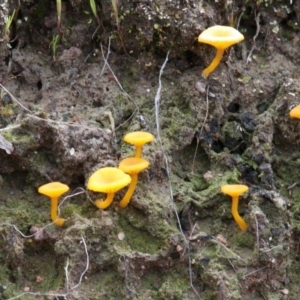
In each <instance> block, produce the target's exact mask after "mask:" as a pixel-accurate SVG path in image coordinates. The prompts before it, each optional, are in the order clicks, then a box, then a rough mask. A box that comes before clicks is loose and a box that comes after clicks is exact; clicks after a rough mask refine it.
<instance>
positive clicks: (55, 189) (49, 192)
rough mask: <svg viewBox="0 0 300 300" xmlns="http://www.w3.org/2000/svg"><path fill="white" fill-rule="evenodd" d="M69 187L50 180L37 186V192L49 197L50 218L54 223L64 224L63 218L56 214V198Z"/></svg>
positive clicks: (60, 225)
mask: <svg viewBox="0 0 300 300" xmlns="http://www.w3.org/2000/svg"><path fill="white" fill-rule="evenodd" d="M68 190H69V187H68V186H67V185H66V184H63V183H60V182H50V183H47V184H44V185H42V186H40V187H39V189H38V192H39V193H40V194H43V195H45V196H48V197H50V199H51V220H52V221H53V222H54V223H55V225H57V226H59V227H62V226H63V225H64V224H65V221H66V220H65V219H63V218H59V217H58V215H57V207H58V198H59V197H60V196H61V195H63V194H64V193H66V192H67V191H68Z"/></svg>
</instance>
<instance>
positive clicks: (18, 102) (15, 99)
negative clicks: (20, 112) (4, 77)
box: [0, 83, 32, 113]
mask: <svg viewBox="0 0 300 300" xmlns="http://www.w3.org/2000/svg"><path fill="white" fill-rule="evenodd" d="M0 87H1V88H2V89H3V90H4V91H5V92H6V93H7V94H9V95H10V97H12V99H13V100H14V101H15V102H16V103H17V104H18V105H19V106H20V107H22V108H23V109H24V110H26V111H27V112H29V113H32V111H30V110H29V109H28V108H27V107H25V106H24V105H23V104H22V103H21V102H20V101H19V100H17V98H16V97H15V96H14V95H13V94H12V93H10V91H9V90H8V89H7V88H6V87H4V86H3V85H2V84H1V83H0Z"/></svg>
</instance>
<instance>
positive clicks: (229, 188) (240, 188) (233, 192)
mask: <svg viewBox="0 0 300 300" xmlns="http://www.w3.org/2000/svg"><path fill="white" fill-rule="evenodd" d="M248 189H249V188H248V186H246V185H243V184H225V185H223V186H222V187H221V191H222V192H223V193H224V194H227V195H229V196H231V198H232V206H231V212H232V215H233V218H234V219H235V221H236V222H237V224H238V225H239V227H240V229H241V230H246V229H247V228H248V225H247V224H246V222H245V221H244V220H243V219H242V218H241V216H240V215H239V212H238V205H239V196H240V195H241V194H243V193H245V192H246V191H248Z"/></svg>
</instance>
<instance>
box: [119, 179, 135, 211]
mask: <svg viewBox="0 0 300 300" xmlns="http://www.w3.org/2000/svg"><path fill="white" fill-rule="evenodd" d="M137 179H138V175H137V174H133V175H131V182H130V185H129V188H128V190H127V192H126V194H125V196H124V197H123V199H122V200H121V201H120V202H119V206H120V207H126V206H127V205H128V203H129V201H130V200H131V197H132V195H133V193H134V190H135V187H136V184H137Z"/></svg>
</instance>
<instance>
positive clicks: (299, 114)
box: [290, 104, 300, 119]
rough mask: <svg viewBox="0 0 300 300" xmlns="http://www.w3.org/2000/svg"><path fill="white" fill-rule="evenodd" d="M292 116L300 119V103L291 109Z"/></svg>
mask: <svg viewBox="0 0 300 300" xmlns="http://www.w3.org/2000/svg"><path fill="white" fill-rule="evenodd" d="M290 117H291V118H295V119H300V104H298V105H296V106H295V107H294V108H292V109H291V110H290Z"/></svg>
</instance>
